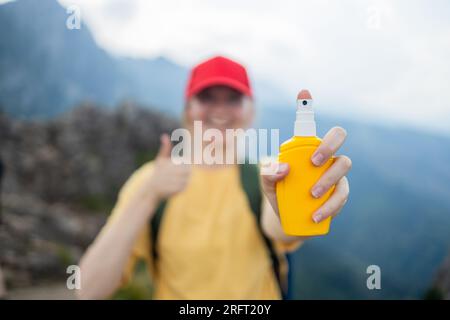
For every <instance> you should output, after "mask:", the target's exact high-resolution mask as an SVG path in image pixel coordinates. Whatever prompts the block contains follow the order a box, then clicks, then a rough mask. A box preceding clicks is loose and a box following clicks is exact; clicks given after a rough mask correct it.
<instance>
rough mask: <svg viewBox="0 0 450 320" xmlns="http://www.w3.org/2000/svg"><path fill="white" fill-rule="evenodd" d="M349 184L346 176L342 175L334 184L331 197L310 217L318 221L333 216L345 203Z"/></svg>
mask: <svg viewBox="0 0 450 320" xmlns="http://www.w3.org/2000/svg"><path fill="white" fill-rule="evenodd" d="M349 191H350V189H349V185H348V180H347V178H346V177H343V178H342V179H341V180H339V182H338V183H337V185H336V189H335V190H334V192H333V194H332V195H331V197H330V198H329V199H328V200H327V201H326V202H325V203H324V204H323V205H322V206H321V207H320V208H319V209H318V210H317V211H316V212H314V214H313V217H312V219H313V220H314V222H315V223H319V222H321V221H323V220H324V219H326V218H328V217H332V216H335V215H337V214H338V213H339V211H340V210H341V209H342V207H343V206H344V205H345V203H346V202H347V199H348V194H349Z"/></svg>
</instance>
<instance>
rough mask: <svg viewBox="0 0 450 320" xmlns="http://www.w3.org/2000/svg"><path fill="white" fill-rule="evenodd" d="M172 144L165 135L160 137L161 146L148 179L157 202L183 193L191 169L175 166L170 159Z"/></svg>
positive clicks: (182, 165)
mask: <svg viewBox="0 0 450 320" xmlns="http://www.w3.org/2000/svg"><path fill="white" fill-rule="evenodd" d="M171 151H172V144H171V142H170V138H169V136H168V135H167V134H163V135H161V146H160V148H159V152H158V155H157V156H156V159H155V163H154V170H153V172H152V175H151V177H150V181H149V184H150V186H149V189H150V192H153V193H154V196H155V198H156V199H157V200H158V201H161V200H164V199H166V198H168V197H170V196H172V195H174V194H176V193H178V192H180V191H183V190H184V189H185V188H186V186H187V183H188V181H189V176H190V173H191V168H190V166H189V165H187V164H175V163H173V162H172V159H171Z"/></svg>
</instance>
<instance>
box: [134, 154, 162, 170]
mask: <svg viewBox="0 0 450 320" xmlns="http://www.w3.org/2000/svg"><path fill="white" fill-rule="evenodd" d="M157 154H158V150H151V151H140V152H137V154H136V156H135V163H136V167H137V168H139V167H140V166H143V165H144V164H146V163H147V162H149V161H152V160H153V159H155V158H156V155H157Z"/></svg>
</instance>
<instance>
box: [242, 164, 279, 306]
mask: <svg viewBox="0 0 450 320" xmlns="http://www.w3.org/2000/svg"><path fill="white" fill-rule="evenodd" d="M239 169H240V175H241V185H242V188H243V189H244V191H245V194H246V195H247V199H248V201H249V203H250V207H251V209H252V212H253V214H254V215H255V218H256V223H257V224H258V230H259V232H260V234H261V236H262V237H263V239H264V243H265V244H266V247H267V249H268V251H269V255H270V259H271V260H272V268H273V271H274V273H275V276H276V279H277V283H278V286H279V288H280V292H281V293H282V294H283V298H284V297H285V295H286V292H287V288H285V285H283V283H285V281H283V279H282V276H281V268H280V265H281V263H280V260H279V257H278V254H277V252H276V250H275V248H274V246H273V243H272V241H271V240H270V239H269V238H268V237H267V236H266V234H265V233H264V231H263V230H262V226H261V217H262V201H263V196H262V190H261V184H260V178H259V169H258V166H257V165H255V164H247V163H244V164H241V165H240V166H239Z"/></svg>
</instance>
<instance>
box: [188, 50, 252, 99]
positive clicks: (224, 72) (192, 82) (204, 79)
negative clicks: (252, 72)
mask: <svg viewBox="0 0 450 320" xmlns="http://www.w3.org/2000/svg"><path fill="white" fill-rule="evenodd" d="M217 85H223V86H227V87H230V88H233V89H235V90H237V91H239V92H241V93H243V94H245V95H247V96H249V97H252V89H251V87H250V82H249V79H248V75H247V70H245V68H244V66H242V65H241V64H239V63H237V62H235V61H233V60H231V59H228V58H225V57H222V56H216V57H213V58H211V59H208V60H206V61H204V62H202V63H200V64H198V65H197V66H195V67H194V68H193V69H192V71H191V74H190V76H189V80H188V83H187V86H186V92H185V98H186V99H188V98H190V97H192V96H193V95H195V94H197V93H199V92H200V91H202V90H203V89H206V88H208V87H211V86H217Z"/></svg>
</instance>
